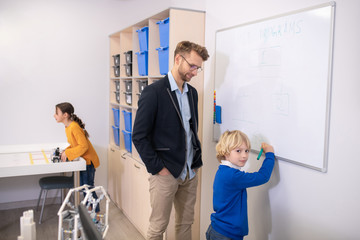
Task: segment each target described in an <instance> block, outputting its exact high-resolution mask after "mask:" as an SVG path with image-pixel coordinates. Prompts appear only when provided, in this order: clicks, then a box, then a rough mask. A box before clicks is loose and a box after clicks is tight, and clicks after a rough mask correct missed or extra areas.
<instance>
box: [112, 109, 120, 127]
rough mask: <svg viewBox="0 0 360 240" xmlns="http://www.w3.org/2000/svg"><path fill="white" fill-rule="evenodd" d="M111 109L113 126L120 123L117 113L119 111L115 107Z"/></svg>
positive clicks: (117, 125)
mask: <svg viewBox="0 0 360 240" xmlns="http://www.w3.org/2000/svg"><path fill="white" fill-rule="evenodd" d="M112 110H113V114H114V125H115V127H119V123H120V121H119V120H120V119H119V117H120V116H119V113H120V110H119V109H117V108H112Z"/></svg>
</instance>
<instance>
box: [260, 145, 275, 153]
mask: <svg viewBox="0 0 360 240" xmlns="http://www.w3.org/2000/svg"><path fill="white" fill-rule="evenodd" d="M261 148H262V149H263V151H264V152H265V153H267V152H274V147H273V146H271V145H270V144H267V143H261Z"/></svg>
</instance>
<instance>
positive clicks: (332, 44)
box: [213, 1, 336, 173]
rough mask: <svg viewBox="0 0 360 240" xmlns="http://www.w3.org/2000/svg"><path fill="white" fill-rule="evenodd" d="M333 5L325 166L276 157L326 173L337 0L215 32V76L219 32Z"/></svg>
mask: <svg viewBox="0 0 360 240" xmlns="http://www.w3.org/2000/svg"><path fill="white" fill-rule="evenodd" d="M328 6H330V7H331V19H330V44H329V48H330V49H329V60H328V81H327V94H326V116H325V118H326V120H325V136H324V138H325V139H324V156H323V166H322V167H316V166H312V165H309V164H305V163H301V162H298V161H295V160H291V159H287V158H284V157H280V156H276V159H279V160H283V161H286V162H289V163H293V164H296V165H299V166H302V167H306V168H310V169H313V170H316V171H320V172H322V173H326V172H327V170H328V154H329V137H330V113H331V94H332V91H331V89H332V72H333V71H332V69H333V51H334V29H335V7H336V2H335V1H331V2H328V3H323V4H320V5H316V6H313V7H308V8H303V9H299V10H295V11H291V12H287V13H283V14H279V15H275V16H272V17H268V18H263V19H259V20H255V21H251V22H247V23H243V24H238V25H235V26H232V27H227V28H223V29H219V30H217V31H216V32H215V68H214V76H215V77H216V46H217V42H216V41H217V34H218V33H219V32H223V31H227V30H230V29H233V28H239V27H243V26H247V25H251V24H256V23H259V22H264V21H267V20H271V19H276V18H280V17H284V16H289V15H292V14H296V13H301V12H306V11H309V10H314V9H317V8H323V7H328ZM215 86H216V79H214V90H216V89H215ZM216 125H217V123H215V124H213V126H214V132H213V140H214V141H215V142H217V141H218V137H219V136H215V128H216ZM251 151H252V152H254V153H256V154H258V153H259V151H257V150H254V149H251Z"/></svg>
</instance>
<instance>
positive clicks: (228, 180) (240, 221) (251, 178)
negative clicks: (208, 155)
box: [211, 152, 274, 240]
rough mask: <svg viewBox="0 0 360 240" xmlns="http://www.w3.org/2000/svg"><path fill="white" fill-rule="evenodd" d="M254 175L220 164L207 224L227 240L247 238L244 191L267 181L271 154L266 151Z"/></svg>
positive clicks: (271, 158)
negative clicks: (227, 239)
mask: <svg viewBox="0 0 360 240" xmlns="http://www.w3.org/2000/svg"><path fill="white" fill-rule="evenodd" d="M265 156H266V158H265V160H264V162H263V164H262V166H261V168H260V170H259V171H258V172H254V173H246V172H243V171H240V170H237V169H234V168H231V167H228V166H225V165H220V166H219V169H218V170H217V172H216V175H215V180H214V187H213V188H214V194H213V205H214V211H215V212H214V213H213V214H211V225H212V227H213V228H214V229H215V231H217V232H219V233H221V234H222V235H224V236H226V237H229V238H231V239H234V240H237V239H243V237H244V236H246V235H248V233H249V227H248V216H247V193H246V188H248V187H254V186H258V185H261V184H264V183H266V182H267V181H269V179H270V176H271V172H272V170H273V168H274V153H272V152H268V153H266V154H265Z"/></svg>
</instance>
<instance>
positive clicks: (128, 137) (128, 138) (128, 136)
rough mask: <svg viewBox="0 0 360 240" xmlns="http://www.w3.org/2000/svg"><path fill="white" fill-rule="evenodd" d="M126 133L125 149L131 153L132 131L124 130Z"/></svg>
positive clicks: (124, 133)
mask: <svg viewBox="0 0 360 240" xmlns="http://www.w3.org/2000/svg"><path fill="white" fill-rule="evenodd" d="M122 132H123V135H124V142H125V149H126V151H128V152H129V153H131V132H127V131H124V130H122Z"/></svg>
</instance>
